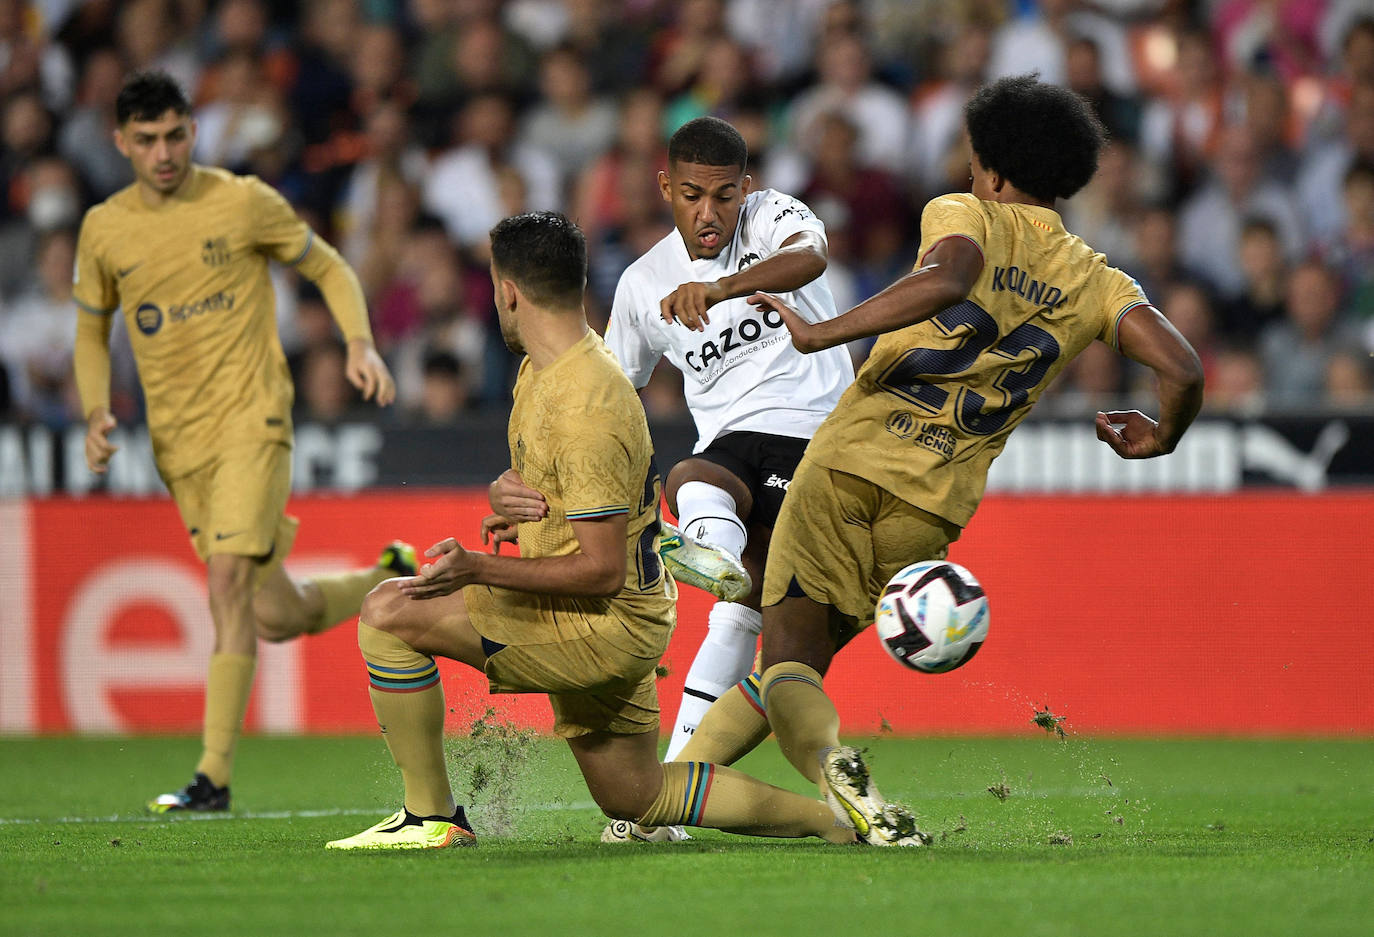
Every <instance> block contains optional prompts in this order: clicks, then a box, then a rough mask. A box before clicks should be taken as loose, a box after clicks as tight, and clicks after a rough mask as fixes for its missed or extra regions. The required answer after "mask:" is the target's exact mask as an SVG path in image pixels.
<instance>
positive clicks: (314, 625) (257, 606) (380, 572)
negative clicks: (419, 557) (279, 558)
mask: <svg viewBox="0 0 1374 937" xmlns="http://www.w3.org/2000/svg"><path fill="white" fill-rule="evenodd" d="M416 568H417V565H416V557H415V548H414V547H412V546H411V545H410V544H408V543H405V542H403V541H401V540H393V541H392V542H391V543H388V544H387V545H386V546H384V547H383V548H382V551H381V554H380V555H379V556H378V557H377V562H376V563H375V564H374V565H372V566H367V567H364V568H362V569H355V570H350V571H348V572H344V573H333V574H329V575H323V576H314V577H311V578H310V579H304V580H300V581H297V580H294V579H292V578H290V577H289V576H287V575H286V572H285V571H284V570H283V569H282V568H281V565H280V564H276V565H275V568H273V569H271V570H266V571H264V573H263V574H262V576H261V577H260V580H259V584H258V592H257V595H256V596H255V597H254V600H253V611H254V614H256V616H257V619H258V637H260V638H262V639H263V640H266V641H289V640H290V639H292V638H295V637H298V636H299V635H302V634H320V633H322V632H324V631H328V630H329V629H330V628H333V627H334V626H335V625H337V624H340V623H341V622H345V621H348V620H349V619H350V618H352V617H353V616H354V615H357V614H358V609H359V608H360V607H361V606H362V604H363V599H364V598H365V597H366V596H367V594H368V593H369V592H371V591H372V589H373V588H374V587H375V586H376V585H377V584H378V583H381V582H383V581H385V580H387V579H391V578H392V577H394V576H414V575H415V570H416Z"/></svg>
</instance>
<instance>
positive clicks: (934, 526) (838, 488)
mask: <svg viewBox="0 0 1374 937" xmlns="http://www.w3.org/2000/svg"><path fill="white" fill-rule="evenodd" d="M962 532H963V530H962V528H960V527H958V526H957V525H955V524H952V523H950V522H949V521H947V520H945V519H944V518H942V517H937V516H936V515H934V514H931V513H929V512H928V511H923V510H921V509H920V508H918V507H916V506H915V505H913V504H910V503H908V502H906V501H903V500H902V499H901V498H898V497H897V496H896V495H894V494H892V493H891V492H889V491H887V490H886V489H885V488H880V487H878V486H877V485H874V484H873V483H871V482H868V481H865V480H864V479H862V478H859V477H857V476H854V475H848V474H846V473H844V472H838V471H835V470H834V469H829V468H826V467H825V466H822V465H817V464H816V463H814V462H812V461H811V460H810V459H802V463H801V465H800V466H798V467H797V474H796V475H795V476H794V477H793V479H792V484H791V485H790V486H788V489H787V497H786V498H784V499H783V504H782V512H781V513H780V514H779V515H778V523H777V526H775V527H774V528H773V539H772V541H771V542H770V545H769V548H768V564H767V566H766V569H765V572H764V577H763V604H764V606H765V607H766V606H769V605H775V604H777V603H778V602H781V601H782V600H783V598H784V597H785V596H787V595H788V594H789V592H788V590H789V589H790V588H791V587H792V583H793V581H794V580H795V581H796V583H797V585H798V586H800V587H801V590H802V591H803V592H805V593H806V595H807V597H809V598H811V599H813V600H815V601H817V602H820V603H822V604H824V605H831V606H834V607H835V608H836V609H837V610H838V611H839V612H840V614H842V615H844V616H845V617H846V618H847V619H849V623H850V625H851V626H852V627H853V629H854V630H856V631H857V630H862V629H864V628H867V627H868V626H869V625H871V624H872V623H873V609H874V606H876V605H877V604H878V596H879V594H880V593H881V592H882V589H883V587H884V586H886V585H887V581H888V580H889V579H891V578H892V577H893V576H894V575H895V574H896V573H897V572H898V571H899V570H901V569H902V568H903V567H905V566H908V565H910V564H912V563H916V562H919V561H921V560H939V559H944V557H945V554H946V553H947V552H948V550H949V545H950V544H951V543H953V542H954V541H955V540H957V539H959V535H960V534H961V533H962ZM791 594H793V595H795V594H796V593H795V591H794V592H792V593H791Z"/></svg>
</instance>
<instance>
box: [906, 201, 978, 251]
mask: <svg viewBox="0 0 1374 937" xmlns="http://www.w3.org/2000/svg"><path fill="white" fill-rule="evenodd" d="M952 237H958V238H964V239H965V240H967V241H970V242H972V243H973V245H974V246H975V247H977V248H978V252H979V253H980V254H983V255H984V256H987V251H986V250H985V249H984V247H985V245H986V244H987V237H988V221H987V217H986V216H985V215H984V214H983V212H982V211H981V210H980V209H979V208H978V199H976V198H974V197H973V196H972V195H968V194H965V193H960V194H956V195H942V196H940V197H939V198H933V199H931V200H930V201H929V202H927V203H926V207H925V210H924V211H922V212H921V250H920V253H919V254H918V255H917V256H918V257H919V258H920V259H919V260H918V261H917V266H920V265H921V264H922V263H924V262H925V259H926V254H929V253H930V251H931V249H932V248H934V247H935V245H936V244H939V243H940V242H941V241H943V240H945V239H946V238H952Z"/></svg>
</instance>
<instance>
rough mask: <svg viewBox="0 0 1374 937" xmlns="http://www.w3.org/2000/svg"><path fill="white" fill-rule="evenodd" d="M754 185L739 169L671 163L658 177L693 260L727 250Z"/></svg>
mask: <svg viewBox="0 0 1374 937" xmlns="http://www.w3.org/2000/svg"><path fill="white" fill-rule="evenodd" d="M752 182H753V180H752V179H751V178H750V177H749V176H746V175H745V174H744V172H743V171H742V170H741V169H740V167H738V166H703V165H701V164H699V163H678V162H670V163H669V164H668V171H667V172H660V173H659V174H658V187H659V191H661V192H662V193H663V200H664V201H665V202H667V203H668V204H669V205H670V206H672V210H673V224H674V226H676V227H677V230H678V233H679V234H681V235H682V240H683V241H684V242H685V243H686V245H687V253H688V254H690V255H691V257H692V259H693V260H704V259H709V258H712V257H717V256H719V255H720V252H721V251H723V250H725V245H727V244H729V243H730V240H731V238H733V237H734V236H735V229H736V228H737V227H739V213H740V209H741V208H742V207H743V205H744V197H745V196H746V195H748V194H749V186H750V185H751V184H752Z"/></svg>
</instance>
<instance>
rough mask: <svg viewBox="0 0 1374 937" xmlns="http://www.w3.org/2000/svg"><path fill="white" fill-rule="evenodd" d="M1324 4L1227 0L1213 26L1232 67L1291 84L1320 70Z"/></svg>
mask: <svg viewBox="0 0 1374 937" xmlns="http://www.w3.org/2000/svg"><path fill="white" fill-rule="evenodd" d="M1325 6H1326V4H1325V3H1323V2H1315V0H1223V2H1221V3H1218V4H1217V5H1216V7H1215V12H1214V13H1213V15H1212V28H1213V31H1214V32H1215V34H1216V37H1217V44H1218V47H1219V48H1220V49H1221V52H1222V57H1223V59H1224V60H1225V62H1226V65H1227V66H1228V68H1230V69H1233V70H1235V71H1240V72H1245V71H1265V72H1270V73H1273V74H1276V75H1278V76H1280V77H1282V78H1283V79H1284V80H1285V81H1293V80H1295V79H1297V78H1299V77H1301V76H1304V75H1310V74H1313V73H1315V72H1317V71H1319V70H1320V69H1319V62H1320V58H1321V51H1320V41H1319V32H1320V27H1321V22H1322V14H1323V12H1324V11H1325Z"/></svg>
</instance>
